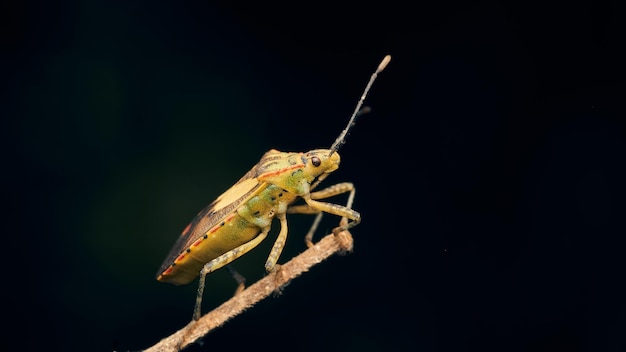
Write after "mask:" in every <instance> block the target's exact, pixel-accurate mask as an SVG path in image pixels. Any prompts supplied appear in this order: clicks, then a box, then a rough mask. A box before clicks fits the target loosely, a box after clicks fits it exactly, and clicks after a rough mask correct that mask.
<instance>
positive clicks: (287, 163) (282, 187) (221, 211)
mask: <svg viewBox="0 0 626 352" xmlns="http://www.w3.org/2000/svg"><path fill="white" fill-rule="evenodd" d="M390 60H391V56H389V55H387V56H385V58H384V59H383V60H382V61H381V62H380V64H379V65H378V67H377V69H376V71H375V72H374V73H373V74H372V76H371V77H370V80H369V82H368V83H367V86H366V87H365V90H364V91H363V94H362V95H361V98H360V99H359V101H358V103H357V105H356V108H355V109H354V112H353V113H352V116H351V117H350V120H349V122H348V125H347V126H346V128H345V129H344V130H343V131H342V132H341V134H340V135H339V136H338V137H337V139H336V140H335V142H334V143H333V145H332V146H331V147H330V149H315V150H311V151H309V152H306V153H302V152H280V151H278V150H275V149H272V150H270V151H268V152H267V153H265V154H264V155H263V156H262V157H261V160H260V161H259V163H258V164H256V165H255V166H253V167H252V169H251V170H250V171H248V173H246V174H245V175H244V176H243V177H242V178H241V179H240V180H239V181H238V182H237V183H235V185H234V186H232V187H231V188H230V189H228V190H227V191H226V192H224V193H223V194H222V195H220V196H219V197H218V198H217V199H216V200H215V201H214V202H213V203H211V204H210V205H209V206H207V207H206V208H204V209H203V210H202V211H200V213H198V215H197V216H196V217H195V218H194V219H193V220H192V221H191V223H189V225H187V227H186V228H185V229H184V230H183V232H182V234H181V235H180V237H179V238H178V240H177V241H176V243H175V244H174V247H172V249H171V251H170V253H169V254H168V255H167V258H166V259H165V261H164V262H163V264H162V265H161V268H160V269H159V271H158V274H157V280H158V281H161V282H167V283H170V284H174V285H185V284H188V283H190V282H191V281H193V280H194V279H195V278H196V277H198V276H200V281H199V284H198V294H197V297H196V305H195V308H194V313H193V319H194V320H197V319H199V318H200V311H201V310H200V308H201V301H202V295H203V292H204V285H205V278H206V275H207V274H209V273H210V272H213V271H215V270H217V269H219V268H221V267H224V266H226V265H227V264H229V263H231V262H232V261H233V260H235V259H237V258H239V257H241V256H242V255H244V254H245V253H247V252H249V251H250V250H252V249H253V248H254V247H256V246H257V245H259V243H261V242H262V241H263V240H264V239H265V238H266V237H267V235H268V233H269V231H270V228H271V224H272V221H273V220H274V218H277V219H278V220H279V222H280V232H279V234H278V237H277V239H276V241H275V242H274V245H273V247H272V249H271V251H270V254H269V256H268V258H267V261H266V263H265V269H266V270H267V271H268V272H272V271H273V270H275V269H276V266H277V264H276V263H277V261H278V258H279V256H280V253H281V252H282V249H283V246H284V244H285V241H286V239H287V229H288V227H287V219H286V214H287V213H301V214H317V217H316V218H315V221H314V222H313V226H312V227H311V229H310V230H309V232H308V234H307V235H306V237H305V239H306V242H307V245H309V246H311V245H312V236H313V232H314V231H315V228H316V227H317V224H318V223H319V220H320V218H321V216H322V214H323V213H329V214H334V215H337V216H340V217H341V221H340V223H339V226H338V227H336V228H335V229H333V233H335V234H337V233H339V232H341V231H344V230H347V229H350V228H352V227H354V226H356V225H357V224H359V222H360V221H361V215H360V214H359V213H358V212H356V211H355V210H352V202H353V200H354V193H355V189H354V186H353V184H352V183H350V182H342V183H338V184H336V185H333V186H330V187H327V188H324V189H321V190H319V191H313V190H314V189H315V188H316V187H317V186H318V185H319V184H320V182H322V181H323V180H324V179H325V178H326V177H327V176H328V175H329V174H330V173H331V172H333V171H335V170H337V168H338V167H339V162H340V158H339V153H337V151H338V150H339V148H340V147H341V145H342V144H343V143H344V142H345V138H346V136H347V134H348V132H349V130H350V129H351V128H352V126H353V125H354V123H355V119H356V117H357V116H359V115H360V114H361V113H363V112H364V111H365V109H366V108H364V109H361V106H362V105H363V101H364V100H365V97H366V96H367V93H368V91H369V90H370V88H371V86H372V84H373V83H374V80H375V79H376V77H377V76H378V74H379V73H380V72H382V71H383V69H384V68H385V67H386V66H387V64H388V63H389V61H390ZM344 193H349V196H348V201H347V203H346V205H345V206H344V205H339V204H333V203H327V202H323V201H320V200H323V199H326V198H329V197H332V196H335V195H338V194H344ZM298 198H302V199H303V200H304V202H305V204H302V205H292V203H293V202H295V201H296V200H297V199H298Z"/></svg>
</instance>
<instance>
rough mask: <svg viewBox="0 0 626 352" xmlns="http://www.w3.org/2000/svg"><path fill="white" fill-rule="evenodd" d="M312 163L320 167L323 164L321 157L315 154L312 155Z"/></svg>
mask: <svg viewBox="0 0 626 352" xmlns="http://www.w3.org/2000/svg"><path fill="white" fill-rule="evenodd" d="M311 163H312V164H313V166H315V167H318V166H320V165H322V161H321V160H320V158H318V157H316V156H314V157H311Z"/></svg>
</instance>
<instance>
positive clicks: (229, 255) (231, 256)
mask: <svg viewBox="0 0 626 352" xmlns="http://www.w3.org/2000/svg"><path fill="white" fill-rule="evenodd" d="M269 232H270V227H269V226H267V227H265V228H264V229H263V230H262V231H261V233H260V234H259V235H258V236H256V237H255V238H253V239H252V240H250V241H249V242H246V243H244V244H242V245H241V246H239V247H237V248H234V249H231V250H230V251H228V252H226V253H224V254H222V255H220V256H219V257H217V258H215V259H213V260H211V261H210V262H208V263H206V264H205V265H204V266H203V267H202V270H200V280H199V282H198V294H197V295H196V306H195V307H194V309H193V320H198V319H200V316H201V314H202V312H201V306H202V296H203V294H204V282H205V280H206V276H207V274H209V273H211V272H213V271H215V270H217V269H219V268H221V267H223V266H225V265H227V264H229V263H231V262H232V261H233V260H235V259H237V258H239V257H241V256H242V255H244V254H246V253H248V252H249V251H250V250H251V249H253V248H254V247H256V246H258V245H259V243H261V242H262V241H263V240H264V239H265V237H267V234H268V233H269Z"/></svg>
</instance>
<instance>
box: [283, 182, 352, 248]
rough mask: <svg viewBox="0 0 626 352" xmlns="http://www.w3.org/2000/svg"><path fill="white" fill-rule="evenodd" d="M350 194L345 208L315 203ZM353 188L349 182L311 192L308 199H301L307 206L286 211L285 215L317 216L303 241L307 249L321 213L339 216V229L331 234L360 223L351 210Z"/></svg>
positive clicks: (294, 207)
mask: <svg viewBox="0 0 626 352" xmlns="http://www.w3.org/2000/svg"><path fill="white" fill-rule="evenodd" d="M346 192H350V195H349V196H348V201H347V202H346V205H345V206H341V205H338V204H332V203H324V202H317V201H315V200H316V199H325V198H330V197H333V196H336V195H339V194H342V193H346ZM354 195H355V188H354V185H353V184H352V183H351V182H342V183H338V184H335V185H332V186H330V187H327V188H324V189H322V190H319V191H316V192H312V193H311V194H310V199H309V200H307V198H306V197H303V198H304V200H305V201H306V202H307V204H303V205H294V206H291V207H289V208H288V209H287V213H290V214H295V213H297V214H317V216H316V217H315V220H314V221H313V225H312V226H311V228H310V229H309V232H308V233H307V234H306V236H305V238H304V241H305V242H306V244H307V246H308V247H311V246H312V245H313V241H312V240H313V233H314V232H315V230H316V229H317V226H318V225H319V222H320V220H321V219H322V214H323V213H322V212H326V213H331V214H335V215H338V216H341V221H340V222H339V225H340V226H339V227H337V228H335V229H333V233H335V234H336V233H339V232H341V231H343V230H347V229H349V228H352V227H354V226H356V225H358V224H359V222H361V215H360V214H359V213H358V212H356V211H354V210H352V203H353V202H354ZM348 220H352V222H350V223H348Z"/></svg>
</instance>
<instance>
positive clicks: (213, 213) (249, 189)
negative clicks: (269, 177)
mask: <svg viewBox="0 0 626 352" xmlns="http://www.w3.org/2000/svg"><path fill="white" fill-rule="evenodd" d="M257 169H258V165H255V166H254V167H253V168H252V169H251V170H250V171H248V173H246V174H245V175H244V176H243V177H242V178H241V179H240V180H239V181H237V183H235V185H234V186H232V187H231V188H229V189H228V190H227V191H226V192H224V193H222V195H220V196H219V197H217V199H216V200H215V201H214V202H213V203H211V204H209V205H208V206H207V207H206V208H204V209H202V210H201V211H200V212H199V213H198V215H196V217H195V218H194V219H193V220H192V221H191V222H190V223H189V225H187V227H186V228H185V229H184V230H183V232H182V234H181V235H180V237H178V240H176V243H175V244H174V247H172V249H171V250H170V252H169V254H168V255H167V257H166V259H165V261H164V262H163V264H161V268H160V269H159V272H158V273H157V276H158V275H160V274H161V273H162V272H163V271H164V270H165V269H167V267H169V266H170V264H172V262H173V261H174V260H175V259H176V258H177V257H178V256H179V255H180V254H181V253H182V252H183V251H184V250H185V249H186V248H188V247H189V246H191V244H192V243H193V242H195V241H196V240H197V239H198V238H200V237H201V236H203V235H204V234H205V233H206V232H207V231H209V230H210V229H211V228H213V227H214V226H215V225H217V224H219V223H221V222H222V221H223V220H224V219H225V218H226V217H227V216H228V215H229V214H231V213H232V212H233V211H235V209H237V207H239V205H241V204H242V203H244V202H246V201H247V200H248V199H250V198H251V197H254V196H255V195H256V194H258V193H259V192H260V191H262V190H263V189H264V188H265V187H267V184H266V183H264V182H259V180H258V178H257V172H258V171H257Z"/></svg>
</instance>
